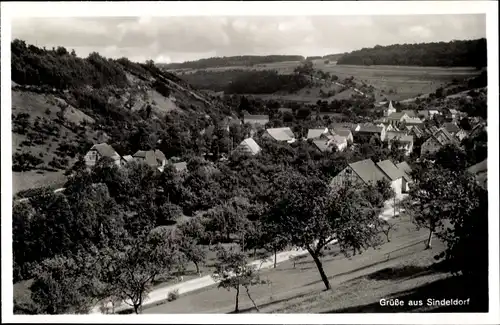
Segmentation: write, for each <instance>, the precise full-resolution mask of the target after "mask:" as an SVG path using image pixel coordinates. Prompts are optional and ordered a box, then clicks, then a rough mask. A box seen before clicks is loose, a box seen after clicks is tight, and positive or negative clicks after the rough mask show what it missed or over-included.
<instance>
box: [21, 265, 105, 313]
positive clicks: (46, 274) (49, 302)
mask: <svg viewBox="0 0 500 325" xmlns="http://www.w3.org/2000/svg"><path fill="white" fill-rule="evenodd" d="M80 257H81V256H80ZM89 261H90V259H85V258H83V259H82V258H77V257H64V256H61V255H59V256H56V257H54V258H52V259H47V260H45V261H43V262H42V263H41V264H39V265H38V267H37V268H36V270H35V272H34V273H35V279H34V281H33V283H32V285H31V287H30V290H31V297H32V300H33V302H34V303H35V304H36V306H37V307H38V312H39V313H42V314H70V313H76V314H86V313H88V312H89V311H90V309H91V308H92V306H93V303H95V300H94V299H93V296H94V293H95V292H96V291H95V281H94V279H93V277H92V273H93V272H92V268H91V265H92V264H89Z"/></svg>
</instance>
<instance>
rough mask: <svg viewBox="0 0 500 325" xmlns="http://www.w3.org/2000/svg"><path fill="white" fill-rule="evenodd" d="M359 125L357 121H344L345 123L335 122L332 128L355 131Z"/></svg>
mask: <svg viewBox="0 0 500 325" xmlns="http://www.w3.org/2000/svg"><path fill="white" fill-rule="evenodd" d="M358 126H359V124H357V123H348V122H344V123H333V124H332V125H331V128H332V129H349V130H351V131H354V130H356V128H357V127H358Z"/></svg>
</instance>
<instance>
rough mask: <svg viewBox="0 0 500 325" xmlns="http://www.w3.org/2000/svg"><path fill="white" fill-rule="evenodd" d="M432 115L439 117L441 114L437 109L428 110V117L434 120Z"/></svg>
mask: <svg viewBox="0 0 500 325" xmlns="http://www.w3.org/2000/svg"><path fill="white" fill-rule="evenodd" d="M434 115H441V112H440V111H438V110H437V109H430V110H429V117H430V118H434Z"/></svg>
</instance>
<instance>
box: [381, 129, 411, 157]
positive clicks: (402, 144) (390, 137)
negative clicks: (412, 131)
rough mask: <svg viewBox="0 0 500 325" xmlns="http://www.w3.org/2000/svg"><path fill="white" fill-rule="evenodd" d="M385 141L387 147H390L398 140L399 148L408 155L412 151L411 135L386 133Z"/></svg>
mask: <svg viewBox="0 0 500 325" xmlns="http://www.w3.org/2000/svg"><path fill="white" fill-rule="evenodd" d="M386 140H387V143H388V147H389V149H391V148H392V146H393V145H394V143H395V142H396V141H397V142H399V149H403V150H405V154H406V155H407V156H409V155H410V154H411V153H412V152H413V136H412V135H406V134H394V133H391V134H387V139H386Z"/></svg>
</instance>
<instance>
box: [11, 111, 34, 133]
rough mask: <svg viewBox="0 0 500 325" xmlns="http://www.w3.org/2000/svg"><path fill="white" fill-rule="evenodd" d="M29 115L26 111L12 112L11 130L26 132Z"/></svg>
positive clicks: (28, 125) (29, 124) (28, 124)
mask: <svg viewBox="0 0 500 325" xmlns="http://www.w3.org/2000/svg"><path fill="white" fill-rule="evenodd" d="M29 117H30V116H29V114H26V113H19V114H17V115H14V114H12V132H14V133H18V134H26V132H27V131H28V130H29V127H30V126H31V123H30V120H29Z"/></svg>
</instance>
